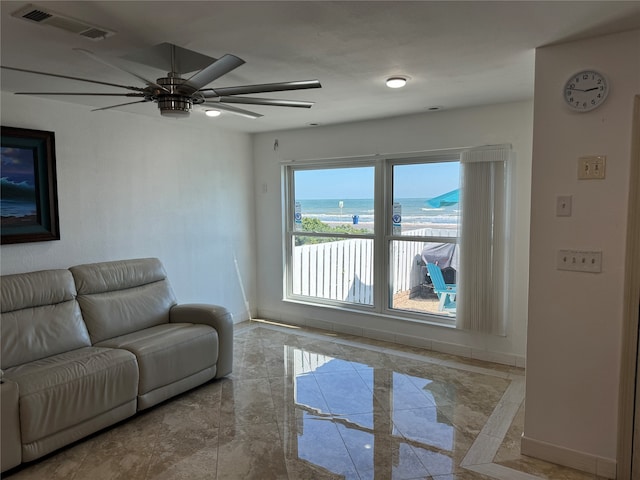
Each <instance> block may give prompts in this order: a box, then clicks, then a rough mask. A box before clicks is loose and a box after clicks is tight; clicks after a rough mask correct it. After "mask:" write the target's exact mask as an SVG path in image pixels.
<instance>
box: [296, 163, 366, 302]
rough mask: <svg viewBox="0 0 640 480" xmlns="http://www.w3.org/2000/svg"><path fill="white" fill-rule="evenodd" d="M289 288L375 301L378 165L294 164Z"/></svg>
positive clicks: (320, 297) (326, 297) (328, 297)
mask: <svg viewBox="0 0 640 480" xmlns="http://www.w3.org/2000/svg"><path fill="white" fill-rule="evenodd" d="M290 180H291V181H290V183H291V186H292V191H293V192H292V201H291V202H290V203H291V204H290V205H289V207H290V209H289V210H290V211H292V213H293V215H290V218H293V222H292V224H291V225H290V227H291V228H290V231H289V235H288V236H289V245H290V247H291V256H290V263H289V269H288V280H289V291H290V294H291V295H292V296H300V297H310V298H313V299H315V300H317V301H329V302H339V303H347V304H356V305H373V304H374V291H373V276H374V265H375V262H374V257H373V251H374V248H373V245H374V231H375V208H374V191H375V185H374V183H375V167H374V166H372V165H368V166H361V167H355V168H325V169H312V168H310V169H291V172H290Z"/></svg>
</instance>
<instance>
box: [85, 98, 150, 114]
mask: <svg viewBox="0 0 640 480" xmlns="http://www.w3.org/2000/svg"><path fill="white" fill-rule="evenodd" d="M149 101H150V100H138V101H137V102H127V103H119V104H118V105H111V106H110V107H102V108H94V109H93V110H91V111H92V112H99V111H100V110H109V109H111V108H118V107H124V106H125V105H133V104H134V103H146V102H149Z"/></svg>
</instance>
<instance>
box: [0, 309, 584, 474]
mask: <svg viewBox="0 0 640 480" xmlns="http://www.w3.org/2000/svg"><path fill="white" fill-rule="evenodd" d="M523 400H524V371H523V370H521V369H516V368H510V367H505V366H501V365H495V364H490V363H484V362H477V361H472V360H469V359H464V358H460V357H454V356H451V355H444V354H440V353H435V352H430V351H425V350H420V349H416V348H410V347H402V346H399V345H396V344H390V343H385V342H381V341H377V340H370V339H362V338H358V337H353V336H349V335H341V334H335V333H329V332H322V331H317V330H310V329H301V328H294V327H284V326H277V325H273V324H269V323H264V322H251V323H248V322H246V323H244V324H240V325H237V326H236V333H235V364H234V371H233V374H232V375H231V376H229V378H226V379H223V380H221V381H215V382H211V383H209V384H207V385H204V386H202V387H199V388H196V389H194V390H192V391H190V392H187V393H185V394H183V395H181V396H179V397H177V398H175V399H173V400H170V401H168V402H165V403H163V404H161V405H158V406H156V407H155V408H152V409H150V410H147V411H145V412H143V413H141V414H139V415H136V416H135V417H133V418H131V419H129V420H127V421H125V422H123V423H121V424H119V425H117V426H115V427H112V428H110V429H108V430H105V431H103V432H101V433H98V434H95V435H93V436H91V437H90V438H88V439H85V440H84V441H81V442H78V443H77V444H75V445H72V446H70V447H68V448H65V449H63V450H61V451H59V452H57V453H56V454H53V455H50V456H48V457H46V458H44V459H42V460H40V461H37V462H34V463H33V464H31V465H28V466H26V467H23V468H20V469H18V470H16V471H14V472H12V473H11V475H10V476H9V477H8V478H10V479H11V480H23V479H47V480H58V479H60V480H62V479H64V480H84V479H87V480H102V479H127V480H129V479H130V480H138V479H140V480H160V479H167V480H180V479H185V480H186V479H188V480H197V479H211V480H214V479H219V480H233V479H239V480H240V479H242V480H253V479H255V480H269V479H290V480H328V479H353V480H370V479H371V480H392V479H406V480H410V479H411V480H412V479H432V480H476V479H483V480H487V479H501V480H535V479H553V480H585V479H594V478H597V477H594V476H592V475H587V474H584V473H581V472H578V471H576V470H571V469H568V468H563V467H558V466H554V465H552V464H549V463H546V462H542V461H538V460H535V459H532V458H527V457H524V456H521V455H520V452H519V445H520V435H521V434H522V425H523V416H524V406H523ZM3 478H4V477H3Z"/></svg>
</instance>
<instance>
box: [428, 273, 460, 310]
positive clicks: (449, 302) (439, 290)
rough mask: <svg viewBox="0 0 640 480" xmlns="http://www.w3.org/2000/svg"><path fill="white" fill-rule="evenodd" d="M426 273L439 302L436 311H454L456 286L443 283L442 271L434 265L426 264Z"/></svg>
mask: <svg viewBox="0 0 640 480" xmlns="http://www.w3.org/2000/svg"><path fill="white" fill-rule="evenodd" d="M427 271H428V272H429V276H430V277H431V282H432V283H433V291H434V292H435V294H436V295H438V299H439V300H440V303H439V304H438V311H440V312H442V311H444V310H454V309H455V308H456V285H455V284H452V283H444V277H443V276H442V270H440V267H439V266H438V265H436V264H435V263H427Z"/></svg>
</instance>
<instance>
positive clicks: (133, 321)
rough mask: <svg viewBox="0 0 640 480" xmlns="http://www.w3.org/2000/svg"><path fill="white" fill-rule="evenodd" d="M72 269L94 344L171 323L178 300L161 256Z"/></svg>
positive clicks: (83, 313)
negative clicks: (171, 316)
mask: <svg viewBox="0 0 640 480" xmlns="http://www.w3.org/2000/svg"><path fill="white" fill-rule="evenodd" d="M70 270H71V273H72V274H73V278H74V279H75V282H76V288H77V290H78V303H79V304H80V309H81V310H82V316H83V317H84V321H85V323H86V324H87V328H88V330H89V335H90V337H91V343H92V344H95V343H98V342H102V341H104V340H108V339H110V338H114V337H118V336H120V335H126V334H128V333H132V332H135V331H138V330H142V329H144V328H148V327H153V326H155V325H160V324H162V323H168V322H169V310H170V309H171V307H172V306H173V305H175V304H176V299H175V295H174V293H173V290H172V289H171V285H169V281H168V279H167V274H166V272H165V270H164V267H163V266H162V263H160V260H158V259H157V258H140V259H134V260H120V261H116V262H103V263H92V264H88V265H78V266H76V267H71V268H70Z"/></svg>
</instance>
